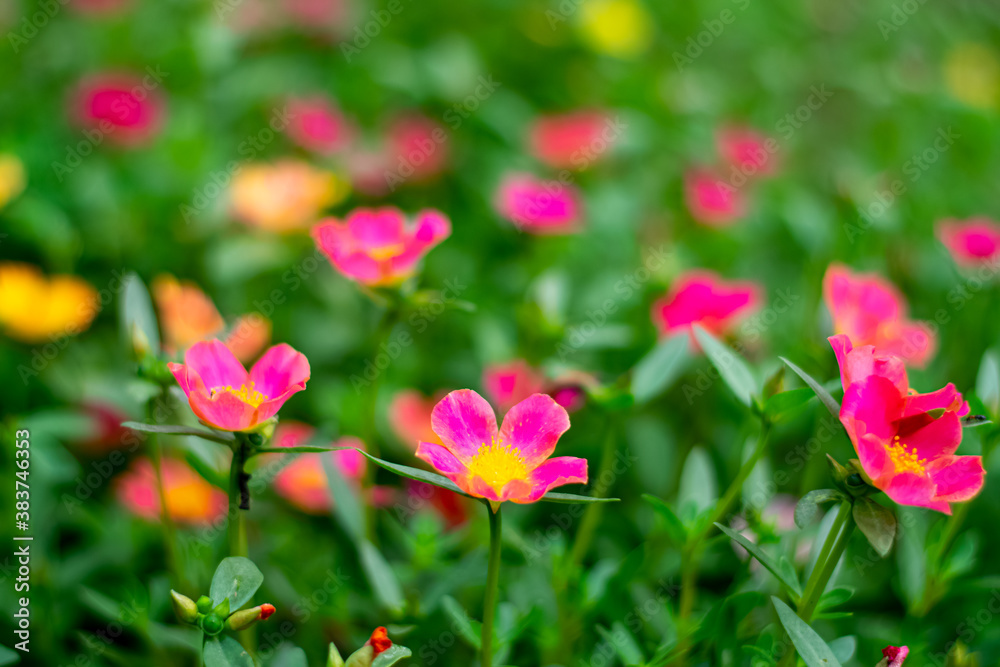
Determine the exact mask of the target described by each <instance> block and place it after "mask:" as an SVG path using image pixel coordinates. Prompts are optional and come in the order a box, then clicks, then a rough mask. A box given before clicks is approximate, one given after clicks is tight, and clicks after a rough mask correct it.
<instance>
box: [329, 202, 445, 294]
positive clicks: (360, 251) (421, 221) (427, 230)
mask: <svg viewBox="0 0 1000 667" xmlns="http://www.w3.org/2000/svg"><path fill="white" fill-rule="evenodd" d="M450 235H451V222H450V221H449V220H448V218H447V217H445V215H444V214H442V213H440V212H439V211H435V210H432V209H427V210H424V211H421V212H420V213H418V214H417V216H416V220H414V221H413V223H412V224H407V221H406V219H405V218H404V217H403V213H402V212H401V211H400V210H399V209H396V208H392V207H385V208H378V209H367V208H359V209H355V210H353V211H351V213H350V214H349V215H348V216H347V219H346V220H344V221H343V222H342V221H340V220H337V219H335V218H327V219H326V220H323V221H321V222H320V223H319V224H318V225H316V226H315V227H313V230H312V237H313V239H315V241H316V245H317V246H318V247H319V249H320V250H322V251H323V253H324V254H325V255H326V256H327V258H328V259H329V260H330V263H331V264H333V266H334V268H335V269H337V270H338V271H340V272H341V273H342V274H344V275H345V276H347V277H348V278H350V279H351V280H356V281H357V282H359V283H362V284H364V285H369V286H384V285H397V284H399V283H401V282H403V281H404V280H406V279H407V278H409V277H410V276H412V275H413V274H414V273H415V272H416V270H417V264H418V263H419V262H420V260H421V259H423V257H424V255H426V254H427V253H428V252H430V250H431V248H433V247H434V246H436V245H437V244H439V243H441V242H442V241H443V240H445V239H446V238H448V236H450Z"/></svg>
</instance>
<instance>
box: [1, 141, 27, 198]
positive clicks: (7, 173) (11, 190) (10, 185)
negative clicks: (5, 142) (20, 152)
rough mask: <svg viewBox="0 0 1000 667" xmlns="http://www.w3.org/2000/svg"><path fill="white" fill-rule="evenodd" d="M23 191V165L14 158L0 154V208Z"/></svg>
mask: <svg viewBox="0 0 1000 667" xmlns="http://www.w3.org/2000/svg"><path fill="white" fill-rule="evenodd" d="M22 190H24V165H22V164H21V161H20V160H18V159H17V158H16V157H15V156H13V155H9V154H0V208H3V207H4V206H6V205H7V202H9V201H10V200H11V199H13V198H14V197H16V196H18V195H19V194H21V191H22Z"/></svg>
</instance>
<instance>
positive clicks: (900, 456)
mask: <svg viewBox="0 0 1000 667" xmlns="http://www.w3.org/2000/svg"><path fill="white" fill-rule="evenodd" d="M886 451H887V452H888V453H889V458H890V459H892V464H893V465H894V466H895V468H896V474H899V473H903V472H912V473H916V474H918V475H923V474H924V464H925V463H927V459H921V458H918V457H917V448H916V447H914V448H913V449H909V450H908V449H907V448H906V444H905V443H902V442H900V441H899V436H898V435H897V436H896V437H895V438H893V442H892V444H891V445H889V446H888V447H886Z"/></svg>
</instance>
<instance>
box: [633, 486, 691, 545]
mask: <svg viewBox="0 0 1000 667" xmlns="http://www.w3.org/2000/svg"><path fill="white" fill-rule="evenodd" d="M642 499H643V500H645V501H646V502H647V503H649V504H650V505H652V506H653V509H654V510H656V513H657V514H659V515H660V516H661V517H662V518H663V522H664V524H666V527H667V534H668V535H670V539H671V540H673V542H674V544H677V545H681V544H684V543H685V542H686V541H687V529H686V528H685V527H684V522H683V521H681V520H680V517H678V516H677V513H676V512H674V510H673V509H672V508H671V507H670V505H668V504H667V503H666V502H665V501H663V500H661V499H660V498H657V497H656V496H654V495H650V494H648V493H644V494H643V495H642Z"/></svg>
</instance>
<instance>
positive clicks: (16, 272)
mask: <svg viewBox="0 0 1000 667" xmlns="http://www.w3.org/2000/svg"><path fill="white" fill-rule="evenodd" d="M100 309H101V304H100V298H99V296H98V293H97V290H95V289H94V288H93V287H91V286H90V285H89V284H87V283H86V282H85V281H84V280H83V279H81V278H78V277H76V276H68V275H67V276H45V275H44V274H42V272H41V271H40V270H39V269H38V267H35V266H33V265H31V264H24V263H22V262H0V327H2V328H3V330H4V332H5V333H6V334H7V335H8V336H10V337H11V338H14V339H17V340H20V341H23V342H25V343H38V342H41V341H49V340H51V339H53V338H60V337H63V336H73V335H76V334H78V333H80V332H81V331H83V330H85V329H86V328H87V327H88V326H90V322H91V321H92V320H93V319H94V316H95V315H97V313H98V311H100Z"/></svg>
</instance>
